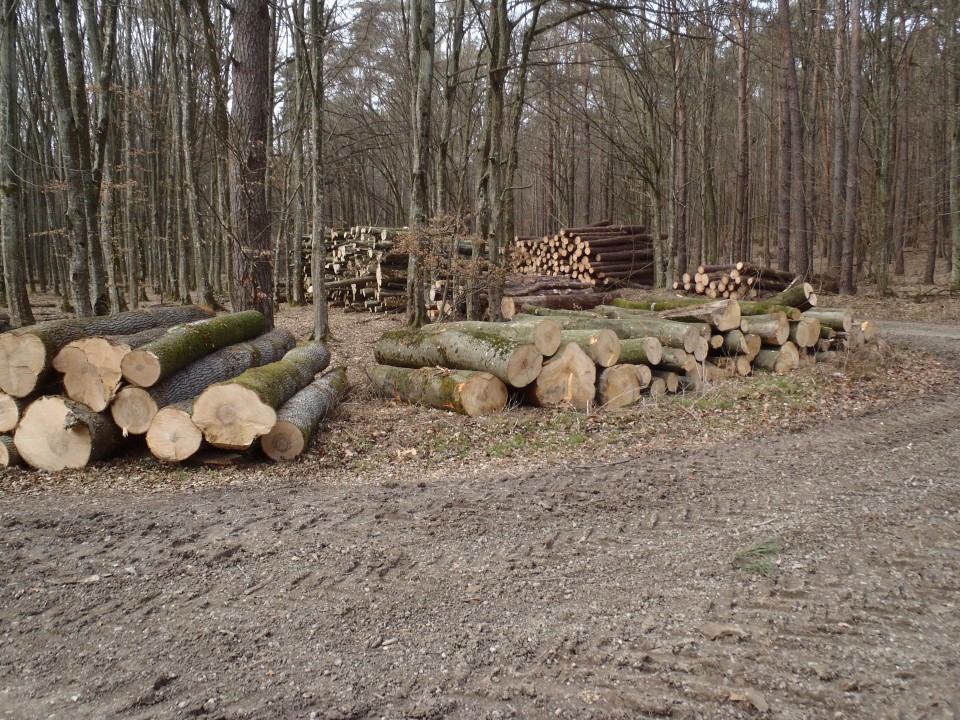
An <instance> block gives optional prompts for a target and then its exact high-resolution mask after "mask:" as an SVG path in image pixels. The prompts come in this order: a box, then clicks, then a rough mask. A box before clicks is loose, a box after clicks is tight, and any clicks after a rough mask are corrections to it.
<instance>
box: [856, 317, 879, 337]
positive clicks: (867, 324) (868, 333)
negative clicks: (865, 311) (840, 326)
mask: <svg viewBox="0 0 960 720" xmlns="http://www.w3.org/2000/svg"><path fill="white" fill-rule="evenodd" d="M860 331H861V332H862V333H863V341H864V342H873V341H874V340H876V339H877V324H876V323H875V322H874V321H873V320H864V321H863V322H862V323H860Z"/></svg>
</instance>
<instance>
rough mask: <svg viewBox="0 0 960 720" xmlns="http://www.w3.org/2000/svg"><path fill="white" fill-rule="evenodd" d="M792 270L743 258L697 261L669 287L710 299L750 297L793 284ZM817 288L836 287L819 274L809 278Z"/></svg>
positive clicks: (760, 295) (795, 278)
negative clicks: (715, 262) (717, 262)
mask: <svg viewBox="0 0 960 720" xmlns="http://www.w3.org/2000/svg"><path fill="white" fill-rule="evenodd" d="M797 281H798V279H797V276H796V275H795V274H793V273H789V272H784V271H782V270H775V269H773V268H768V267H763V266H761V265H754V264H752V263H746V262H736V263H729V264H725V265H700V266H699V267H698V268H697V271H696V272H695V273H684V274H683V275H682V276H681V277H680V278H679V279H677V280H676V281H674V283H673V289H674V290H679V291H681V292H686V293H693V294H694V295H703V296H705V297H707V298H710V299H711V300H721V299H724V300H725V299H730V300H738V299H746V300H752V299H756V298H760V297H763V296H765V295H767V294H770V293H778V292H782V291H784V290H786V289H787V288H789V287H791V286H793V285H795V284H796V283H797ZM812 284H813V285H814V286H816V287H817V288H818V289H819V290H820V291H821V292H832V291H835V290H836V281H835V280H832V279H830V278H827V277H824V276H820V277H817V278H815V279H814V280H813V281H812Z"/></svg>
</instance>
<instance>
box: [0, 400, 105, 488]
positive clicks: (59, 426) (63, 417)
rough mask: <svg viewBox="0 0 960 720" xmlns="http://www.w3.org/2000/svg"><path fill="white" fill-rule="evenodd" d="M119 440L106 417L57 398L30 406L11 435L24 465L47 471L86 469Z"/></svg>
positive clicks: (40, 401)
mask: <svg viewBox="0 0 960 720" xmlns="http://www.w3.org/2000/svg"><path fill="white" fill-rule="evenodd" d="M119 441H120V432H119V430H118V429H117V426H116V425H114V424H113V422H112V421H111V420H110V418H109V416H107V415H104V414H102V413H95V412H93V411H92V410H91V409H90V408H88V407H87V406H86V405H81V404H80V403H78V402H74V401H73V400H70V399H69V398H66V397H62V396H60V395H49V396H47V397H43V398H40V399H39V400H37V401H36V402H34V403H32V404H31V405H30V407H28V408H27V411H26V412H25V413H24V414H23V419H22V420H21V421H20V425H19V427H17V431H16V433H15V434H14V436H13V442H14V444H15V445H16V447H17V452H19V453H20V457H21V458H23V460H24V462H26V463H27V464H28V465H30V466H31V467H34V468H37V469H38V470H50V471H56V470H64V469H66V468H82V467H86V466H87V465H88V464H90V463H91V462H94V461H95V460H100V459H103V458H105V457H108V456H109V455H110V454H112V453H113V451H114V450H115V449H116V448H117V445H118V444H119Z"/></svg>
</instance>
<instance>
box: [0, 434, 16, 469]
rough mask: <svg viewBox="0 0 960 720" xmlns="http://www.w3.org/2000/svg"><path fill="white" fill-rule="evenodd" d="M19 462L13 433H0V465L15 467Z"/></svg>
mask: <svg viewBox="0 0 960 720" xmlns="http://www.w3.org/2000/svg"><path fill="white" fill-rule="evenodd" d="M20 462H21V461H20V453H18V452H17V446H16V445H14V444H13V435H0V467H16V466H17V465H19V464H20Z"/></svg>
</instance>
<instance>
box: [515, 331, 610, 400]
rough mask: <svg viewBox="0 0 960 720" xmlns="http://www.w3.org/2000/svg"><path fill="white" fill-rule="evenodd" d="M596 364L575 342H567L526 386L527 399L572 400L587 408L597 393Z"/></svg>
mask: <svg viewBox="0 0 960 720" xmlns="http://www.w3.org/2000/svg"><path fill="white" fill-rule="evenodd" d="M596 384H597V365H596V363H595V362H593V360H591V359H590V358H589V357H587V355H586V353H584V352H583V350H581V349H580V346H579V345H577V344H576V343H572V342H571V343H567V344H566V345H564V346H563V347H562V348H560V351H559V352H558V353H557V354H556V355H554V356H553V357H552V358H550V359H549V360H548V361H547V362H545V363H544V364H543V370H541V371H540V375H539V377H537V380H536V382H534V383H533V384H532V385H530V387H528V388H527V393H526V396H527V401H528V402H530V403H531V404H533V405H537V406H538V407H543V406H546V405H560V404H563V403H569V404H570V405H573V407H575V408H577V409H578V410H587V409H588V408H589V407H590V403H592V402H593V399H594V398H595V397H596V394H597V387H596Z"/></svg>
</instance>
